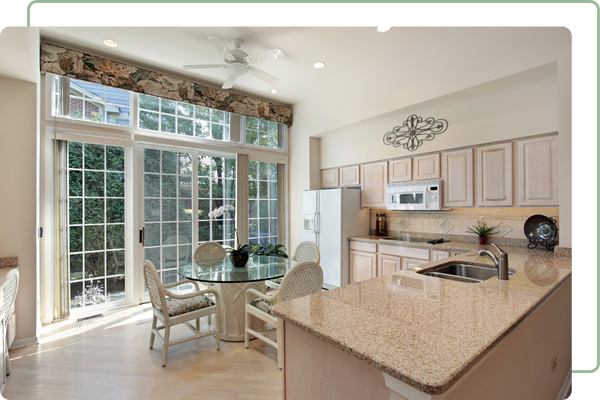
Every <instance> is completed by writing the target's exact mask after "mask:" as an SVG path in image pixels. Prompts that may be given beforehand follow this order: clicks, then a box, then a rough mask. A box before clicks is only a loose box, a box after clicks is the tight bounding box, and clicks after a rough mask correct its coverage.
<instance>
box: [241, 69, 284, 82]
mask: <svg viewBox="0 0 600 400" xmlns="http://www.w3.org/2000/svg"><path fill="white" fill-rule="evenodd" d="M248 73H249V74H250V75H253V76H254V77H256V78H258V79H260V80H263V81H265V82H267V83H270V84H271V85H277V84H278V83H279V78H275V77H274V76H273V75H269V74H267V73H266V72H264V71H261V70H260V69H256V68H254V67H248Z"/></svg>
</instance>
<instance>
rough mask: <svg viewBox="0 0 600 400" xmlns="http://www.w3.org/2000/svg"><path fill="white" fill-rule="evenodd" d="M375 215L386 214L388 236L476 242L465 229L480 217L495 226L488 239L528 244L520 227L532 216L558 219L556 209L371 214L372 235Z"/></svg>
mask: <svg viewBox="0 0 600 400" xmlns="http://www.w3.org/2000/svg"><path fill="white" fill-rule="evenodd" d="M377 212H385V213H386V222H387V230H388V235H394V234H397V233H404V232H406V233H409V232H410V233H419V234H426V235H427V236H429V235H439V236H440V237H443V236H444V235H466V236H472V237H473V238H476V235H474V234H469V233H466V232H465V231H466V229H467V227H469V226H471V225H472V224H474V223H475V222H476V221H477V219H478V218H481V217H483V218H484V219H485V221H486V222H487V223H488V225H498V228H497V229H498V230H499V233H497V234H494V235H492V236H490V239H501V238H502V239H523V240H527V238H526V237H525V233H524V231H523V227H524V225H525V221H527V219H528V218H529V217H530V216H532V215H535V214H541V215H545V216H547V217H551V218H554V219H555V220H556V226H557V227H558V228H560V225H559V219H558V207H553V208H550V207H545V208H489V209H483V208H476V209H466V208H465V209H455V210H451V211H389V210H371V214H370V218H371V232H373V233H374V231H375V218H376V217H375V215H376V213H377Z"/></svg>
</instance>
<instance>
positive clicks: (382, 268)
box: [377, 254, 402, 276]
mask: <svg viewBox="0 0 600 400" xmlns="http://www.w3.org/2000/svg"><path fill="white" fill-rule="evenodd" d="M401 260H402V258H401V257H398V256H389V255H386V254H378V255H377V276H382V275H391V274H393V273H394V272H398V271H400V270H401V269H402V261H401Z"/></svg>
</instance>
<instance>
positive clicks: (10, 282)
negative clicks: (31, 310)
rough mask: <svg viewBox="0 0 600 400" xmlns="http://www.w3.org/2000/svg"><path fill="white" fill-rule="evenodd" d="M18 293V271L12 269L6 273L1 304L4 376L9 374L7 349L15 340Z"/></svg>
mask: <svg viewBox="0 0 600 400" xmlns="http://www.w3.org/2000/svg"><path fill="white" fill-rule="evenodd" d="M18 291H19V270H18V269H13V270H11V271H10V272H9V273H8V278H7V280H6V284H5V287H4V298H3V303H2V312H3V313H4V318H5V321H6V337H4V338H2V340H5V346H6V357H5V358H6V375H7V376H8V375H9V374H10V359H9V357H8V349H9V348H10V346H11V345H12V343H13V341H14V340H15V327H16V324H15V321H16V320H15V318H16V317H15V299H16V298H17V292H18Z"/></svg>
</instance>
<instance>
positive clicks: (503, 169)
mask: <svg viewBox="0 0 600 400" xmlns="http://www.w3.org/2000/svg"><path fill="white" fill-rule="evenodd" d="M512 187H513V181H512V143H503V144H496V145H491V146H483V147H478V148H477V202H478V203H479V204H478V205H479V206H492V207H494V206H512V204H513V194H512Z"/></svg>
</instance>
